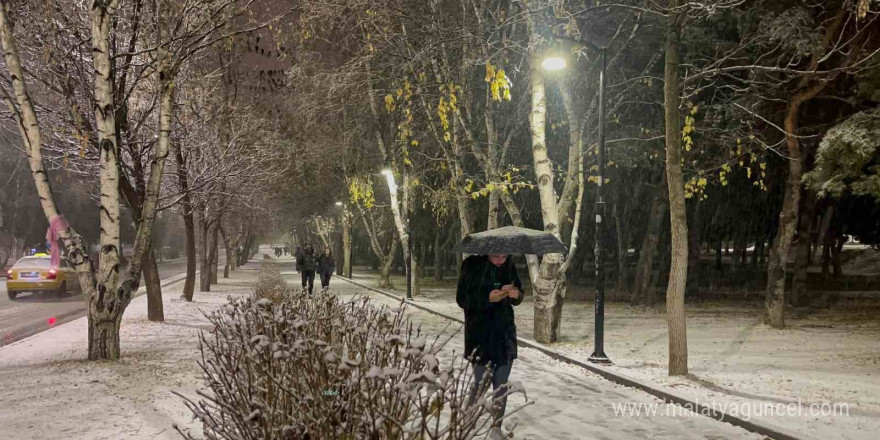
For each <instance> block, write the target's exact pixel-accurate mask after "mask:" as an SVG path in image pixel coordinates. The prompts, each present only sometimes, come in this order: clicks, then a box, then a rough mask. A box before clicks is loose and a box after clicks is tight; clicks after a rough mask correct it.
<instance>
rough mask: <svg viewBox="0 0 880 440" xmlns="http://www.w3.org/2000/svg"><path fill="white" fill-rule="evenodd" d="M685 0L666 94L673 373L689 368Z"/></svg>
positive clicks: (675, 12) (671, 29)
mask: <svg viewBox="0 0 880 440" xmlns="http://www.w3.org/2000/svg"><path fill="white" fill-rule="evenodd" d="M682 2H683V0H673V1H672V2H670V3H671V10H670V12H669V16H668V20H669V21H668V27H667V30H666V32H667V33H666V63H665V64H666V68H665V71H664V75H663V76H664V87H663V91H664V93H663V94H664V98H665V114H666V181H667V182H666V183H667V185H668V186H669V190H668V191H669V218H670V232H671V236H672V244H671V251H672V255H671V257H672V264H671V268H670V271H669V285H668V286H667V288H666V314H667V319H668V327H669V375H670V376H676V375H685V374H687V372H688V359H687V357H688V353H687V326H686V323H685V312H684V292H685V287H686V286H687V266H688V229H687V208H686V205H685V196H684V180H683V177H682V171H681V161H682V158H681V115H680V110H679V107H680V105H681V98H680V90H679V89H680V87H679V83H680V79H681V78H680V75H679V72H678V68H679V64H680V49H681V47H680V45H681V44H680V40H681V27H682V21H683V20H684V17H685V12H681V11H680V8H681V6H682Z"/></svg>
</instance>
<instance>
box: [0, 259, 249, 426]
mask: <svg viewBox="0 0 880 440" xmlns="http://www.w3.org/2000/svg"><path fill="white" fill-rule="evenodd" d="M258 267H259V263H257V262H252V263H250V264H248V265H246V266H243V267H242V268H241V269H240V270H238V271H235V272H231V274H230V278H229V279H223V278H221V279H220V280H219V281H220V284H219V285H216V286H212V287H211V288H212V290H213V291H212V292H196V293H195V298H194V301H193V302H191V303H188V302H185V301H182V300H180V299H179V297H180V294H181V291H182V289H183V283H182V282H179V283H176V284H173V285H171V286H169V287H167V288H164V289H163V292H162V294H163V296H164V309H165V322H164V323H154V322H150V321H148V320H147V297H146V296H145V295H142V296H139V297H137V298H135V299H133V300H132V302H131V304H130V305H129V307H128V309H127V310H126V312H125V316H124V317H123V320H122V327H121V340H122V342H121V344H122V347H121V349H122V359H120V360H119V361H114V362H108V361H101V362H90V361H87V360H85V357H86V348H87V339H86V334H87V325H86V324H87V323H86V318H80V319H77V320H75V321H72V322H69V323H66V324H63V325H59V326H57V327H55V328H52V329H50V330H47V331H45V332H42V333H39V334H37V335H34V336H32V337H30V338H28V339H24V340H22V341H19V342H16V343H13V344H10V345H7V346H4V347H2V348H0V427H2V428H0V438H2V439H10V440H12V439H15V440H18V439H35V440H36V439H46V440H50V439H52V440H54V439H59V438H63V439H83V440H85V439H88V440H93V439H175V440H177V439H180V435H179V434H177V432H175V431H174V429H173V428H172V424H173V423H177V424H179V425H180V426H182V427H189V428H194V429H196V430H198V429H199V427H198V426H194V423H193V422H192V416H191V413H190V412H189V410H188V409H187V408H186V407H185V406H184V405H183V402H182V400H181V398H180V397H178V396H176V395H174V394H173V393H172V391H175V392H179V393H182V394H184V395H188V396H193V397H194V396H195V390H196V389H198V388H201V384H202V379H201V374H200V370H199V368H198V365H197V364H196V360H197V359H198V357H199V351H198V348H197V347H198V332H199V331H200V330H203V329H210V327H208V322H207V320H206V319H205V318H204V317H203V316H202V310H206V311H207V310H212V309H213V308H215V307H218V306H219V305H221V304H224V303H226V301H227V296H229V295H244V294H246V293H247V292H249V290H250V286H251V283H252V282H253V280H254V279H255V277H256V274H257V271H256V269H257V268H258Z"/></svg>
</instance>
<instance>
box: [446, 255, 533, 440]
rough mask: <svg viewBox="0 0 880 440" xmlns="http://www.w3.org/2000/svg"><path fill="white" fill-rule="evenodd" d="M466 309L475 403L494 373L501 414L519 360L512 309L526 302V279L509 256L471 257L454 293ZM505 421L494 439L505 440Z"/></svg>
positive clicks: (467, 342) (467, 346)
mask: <svg viewBox="0 0 880 440" xmlns="http://www.w3.org/2000/svg"><path fill="white" fill-rule="evenodd" d="M455 299H456V302H457V303H458V306H459V307H461V308H462V309H464V327H465V334H464V341H465V342H464V345H465V356H466V357H467V358H468V360H470V361H471V363H472V364H473V370H474V388H473V389H472V390H471V403H473V400H474V399H475V397H476V392H477V390H478V389H479V386H480V382H481V381H482V380H483V378H484V376H485V375H486V372H487V370H490V371H491V380H492V389H493V390H494V391H495V397H496V399H497V404H498V405H500V406H501V410H500V413H499V416H498V417H499V418H500V417H502V416H503V415H504V411H505V409H506V406H507V397H506V396H505V394H506V389H505V388H506V387H505V386H504V385H506V384H507V382H508V379H509V378H510V371H511V368H512V367H513V360H514V359H516V354H517V346H516V325H515V321H514V318H513V307H514V306H518V305H519V304H520V303H522V300H523V293H522V282H521V281H520V279H519V274H517V271H516V266H515V265H514V264H513V262H512V261H511V260H510V258H508V256H507V255H505V254H493V255H472V256H470V257H468V258H467V259H465V260H464V262H463V263H462V265H461V278H459V280H458V289H457V290H456V295H455ZM501 436H503V434H502V432H501V427H500V423H499V424H497V425H496V426H495V427H494V428H493V432H492V437H490V438H501Z"/></svg>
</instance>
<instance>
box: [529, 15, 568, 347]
mask: <svg viewBox="0 0 880 440" xmlns="http://www.w3.org/2000/svg"><path fill="white" fill-rule="evenodd" d="M533 26H534V25H533ZM536 38H537V35H536V34H535V32H534V29H532V32H531V39H532V40H535V39H536ZM532 57H533V59H532V63H531V65H532V67H531V69H532V70H531V75H530V81H531V95H532V107H531V114H530V118H529V127H530V128H531V132H532V158H533V161H534V166H535V180H536V182H537V188H538V194H539V196H540V200H541V214H542V220H543V223H544V230H545V231H546V232H549V233H551V234H553V235H555V236H556V238H560V239H561V237H560V236H559V211H558V208H557V205H556V203H557V197H556V190H555V188H554V186H553V180H554V179H553V168H552V167H551V164H550V158H549V157H548V155H547V145H546V119H547V102H546V100H545V90H544V77H543V75H542V73H541V71H540V70H539V69H540V67H539V66H540V64H541V63H540V60H539V59H538V55H537V54H533V55H532ZM561 265H562V255H560V254H547V255H544V258H543V260H542V261H541V264H540V267H539V268H538V276H537V279H535V280H533V282H534V285H533V286H532V289H533V291H534V298H535V303H534V304H535V305H534V314H535V315H534V316H535V318H534V319H535V326H534V338H535V341H537V342H540V343H542V344H547V343H552V342H556V338H557V334H558V328H557V327H554V324H558V323H559V319H558V318H557V317H556V316H555V314H557V313H558V311H559V308H558V307H557V306H556V304H557V302H558V301H559V297H558V295H557V289H556V288H555V287H556V286H555V284H556V281H557V274H558V273H557V272H558V270H559V269H560V266H561ZM562 289H564V287H563V288H562Z"/></svg>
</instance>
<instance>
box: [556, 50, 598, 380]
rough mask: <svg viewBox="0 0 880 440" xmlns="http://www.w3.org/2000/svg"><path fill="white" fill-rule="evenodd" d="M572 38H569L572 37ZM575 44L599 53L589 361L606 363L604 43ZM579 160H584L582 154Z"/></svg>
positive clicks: (560, 62) (559, 66) (558, 61)
mask: <svg viewBox="0 0 880 440" xmlns="http://www.w3.org/2000/svg"><path fill="white" fill-rule="evenodd" d="M572 41H573V40H572ZM574 42H575V43H576V44H580V45H585V46H587V47H589V48H590V49H592V50H593V51H595V52H598V53H599V145H598V149H597V150H598V151H597V153H598V156H599V157H598V160H599V176H598V183H597V190H596V216H595V220H596V240H595V243H596V247H595V250H594V252H593V253H594V254H595V257H596V260H595V261H596V305H595V319H594V323H595V329H594V336H595V341H594V348H593V354H591V355H590V357H589V359H588V360H589V361H590V362H594V363H598V364H610V363H611V360H610V359H608V356H606V355H605V255H604V252H605V243H604V239H603V238H604V234H603V233H602V221H603V220H604V219H605V189H604V187H605V52H606V48H605V47H597V46H596V45H594V44H591V43H589V42H583V41H574ZM541 66H542V67H543V68H544V69H546V70H562V69H564V68H565V66H566V61H565V59H564V58H562V57H560V56H550V57H547V58H545V59H544V60H543V62H542V63H541ZM582 160H586V157H584V158H583V159H582Z"/></svg>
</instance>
